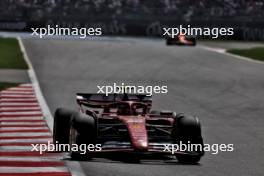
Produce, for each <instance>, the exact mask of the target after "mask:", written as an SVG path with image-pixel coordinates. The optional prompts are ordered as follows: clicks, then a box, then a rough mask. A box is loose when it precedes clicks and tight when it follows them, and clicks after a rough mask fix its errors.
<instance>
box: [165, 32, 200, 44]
mask: <svg viewBox="0 0 264 176" xmlns="http://www.w3.org/2000/svg"><path fill="white" fill-rule="evenodd" d="M166 44H167V45H187V46H195V45H196V38H195V37H193V36H186V35H183V34H180V35H178V36H176V37H174V38H172V37H171V36H167V38H166Z"/></svg>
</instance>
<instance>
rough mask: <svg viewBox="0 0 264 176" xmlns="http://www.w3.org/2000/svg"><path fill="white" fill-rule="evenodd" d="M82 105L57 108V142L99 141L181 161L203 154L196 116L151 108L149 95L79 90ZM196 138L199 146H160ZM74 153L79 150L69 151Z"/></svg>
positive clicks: (109, 147) (107, 148) (104, 146)
mask: <svg viewBox="0 0 264 176" xmlns="http://www.w3.org/2000/svg"><path fill="white" fill-rule="evenodd" d="M77 103H78V105H79V107H80V111H79V112H77V111H72V110H68V109H65V108H58V109H57V110H56V112H55V115H54V131H53V138H54V141H57V142H56V143H59V144H70V145H73V144H76V145H81V144H87V145H88V144H101V150H100V151H94V152H87V153H86V155H85V156H87V157H88V158H89V157H96V154H99V153H100V154H105V153H109V152H110V153H111V152H112V153H113V152H118V153H121V152H126V153H134V154H138V155H139V156H141V155H144V154H161V155H169V156H176V158H177V159H178V161H179V162H181V163H197V162H199V160H200V158H201V157H202V156H203V155H204V150H203V138H202V135H201V127H200V123H199V120H198V118H197V117H193V116H185V115H184V114H182V113H180V114H176V113H175V112H171V111H160V112H159V111H150V109H151V106H152V98H151V97H149V96H147V95H142V94H109V95H108V96H106V95H105V94H82V93H78V94H77ZM180 143H184V144H199V145H201V146H202V148H201V149H199V150H197V151H188V149H187V150H185V151H174V152H173V153H172V152H171V151H170V150H167V151H164V146H166V145H167V144H180ZM71 155H72V157H76V156H78V155H80V153H79V152H78V151H77V152H76V151H75V152H72V151H71Z"/></svg>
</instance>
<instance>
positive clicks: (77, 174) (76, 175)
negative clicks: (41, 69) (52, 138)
mask: <svg viewBox="0 0 264 176" xmlns="http://www.w3.org/2000/svg"><path fill="white" fill-rule="evenodd" d="M18 41H19V46H20V48H21V51H22V53H23V54H24V58H25V60H26V62H27V64H28V66H29V71H28V74H29V77H30V79H31V82H32V84H33V87H34V90H35V93H36V95H37V99H38V101H39V104H40V107H41V109H42V111H43V115H44V117H45V119H46V121H47V124H48V126H49V128H50V130H51V132H53V116H52V114H51V112H50V110H49V107H48V105H47V103H46V101H45V98H44V96H43V94H42V92H41V89H40V86H39V82H38V79H37V76H36V73H35V71H34V68H33V66H32V64H31V62H30V60H29V58H28V55H27V52H26V50H25V47H24V45H23V42H22V40H21V38H20V37H19V38H18ZM66 164H67V166H68V167H69V170H70V172H71V174H72V175H73V176H85V174H84V172H83V170H82V167H81V165H80V163H79V162H73V161H71V162H66Z"/></svg>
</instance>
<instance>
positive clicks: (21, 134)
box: [0, 132, 51, 140]
mask: <svg viewBox="0 0 264 176" xmlns="http://www.w3.org/2000/svg"><path fill="white" fill-rule="evenodd" d="M50 135H51V134H50V133H49V132H47V133H43V132H34V133H24V132H23V133H21V132H20V133H5V132H4V133H0V137H11V136H12V137H13V136H19V137H22V136H24V137H28V136H50ZM2 140H3V139H2Z"/></svg>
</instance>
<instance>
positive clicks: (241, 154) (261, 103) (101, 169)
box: [23, 39, 264, 176]
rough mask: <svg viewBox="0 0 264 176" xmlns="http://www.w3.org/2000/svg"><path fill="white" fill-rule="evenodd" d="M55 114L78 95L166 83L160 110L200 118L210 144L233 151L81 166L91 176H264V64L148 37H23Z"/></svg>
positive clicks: (157, 105)
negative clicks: (192, 159)
mask: <svg viewBox="0 0 264 176" xmlns="http://www.w3.org/2000/svg"><path fill="white" fill-rule="evenodd" d="M23 42H24V44H25V47H26V50H27V53H28V56H29V58H30V59H31V61H32V63H33V66H34V68H35V71H36V74H37V77H38V78H39V82H40V86H41V89H42V91H43V93H44V96H45V98H46V101H47V103H48V105H49V107H50V109H51V111H52V112H54V110H55V109H56V108H57V107H61V106H64V107H71V108H75V107H76V105H75V93H76V92H96V91H97V88H96V86H97V85H112V84H113V82H116V83H122V82H124V83H127V84H135V85H141V84H142V85H167V86H168V90H169V92H168V94H166V95H164V94H160V95H154V97H153V103H154V108H155V109H171V110H176V111H177V112H186V113H187V114H193V115H198V116H199V117H200V120H201V122H202V132H203V136H204V141H205V143H209V144H214V143H216V144H221V143H224V144H228V143H233V144H234V148H235V150H234V151H233V152H219V153H218V154H217V155H213V154H211V153H210V152H207V153H206V155H205V156H204V157H203V158H202V160H201V162H200V164H199V165H181V164H179V163H177V161H176V160H175V161H170V162H165V161H162V160H158V161H156V160H153V161H152V160H151V161H149V160H148V161H142V163H141V164H130V163H125V162H118V161H112V160H107V159H106V160H104V159H96V160H94V161H80V163H81V166H82V168H83V170H84V171H85V173H86V175H93V176H95V175H105V176H112V175H113V176H117V175H126V176H134V175H141V176H161V175H162V176H171V175H177V176H196V175H197V176H198V175H199V176H205V175H208V176H218V175H219V176H220V175H221V176H222V175H229V176H238V175H240V176H248V175H250V176H262V175H263V174H264V170H263V168H264V160H263V156H264V155H263V153H264V152H263V150H264V128H263V124H264V78H263V75H264V64H257V63H251V62H248V61H245V60H239V59H236V58H233V57H231V56H226V55H223V54H219V53H216V52H212V51H208V50H204V49H202V48H201V47H194V48H192V47H173V46H172V47H167V46H165V44H164V42H151V41H144V40H138V41H137V40H132V41H129V40H128V41H126V40H121V41H120V40H115V39H112V40H105V41H104V40H101V41H76V40H67V41H64V40H32V39H25V40H23Z"/></svg>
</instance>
